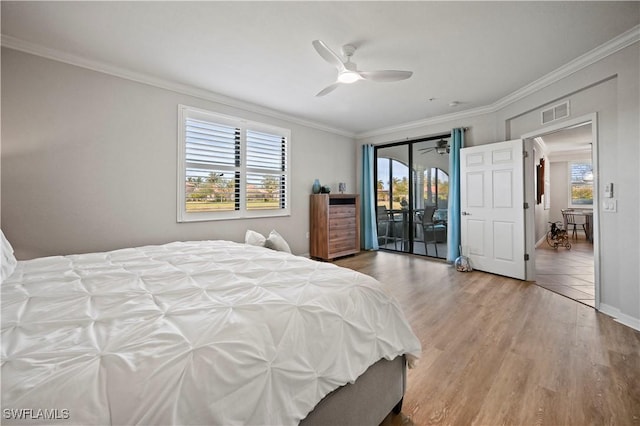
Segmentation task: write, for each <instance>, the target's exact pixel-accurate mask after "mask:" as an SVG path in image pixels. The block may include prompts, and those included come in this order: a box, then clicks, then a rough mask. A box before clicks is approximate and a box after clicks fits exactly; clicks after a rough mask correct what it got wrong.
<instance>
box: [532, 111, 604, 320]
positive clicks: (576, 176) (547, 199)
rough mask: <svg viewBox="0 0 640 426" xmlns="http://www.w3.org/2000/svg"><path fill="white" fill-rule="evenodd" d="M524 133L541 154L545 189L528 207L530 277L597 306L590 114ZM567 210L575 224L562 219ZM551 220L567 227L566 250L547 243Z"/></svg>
mask: <svg viewBox="0 0 640 426" xmlns="http://www.w3.org/2000/svg"><path fill="white" fill-rule="evenodd" d="M525 138H527V139H532V140H533V146H534V161H535V162H536V164H537V163H538V162H539V159H540V158H544V160H545V161H544V163H545V169H546V171H545V176H544V182H540V181H538V182H536V183H537V184H541V185H544V188H543V191H542V192H543V193H544V195H543V197H542V200H541V204H536V205H535V208H534V209H533V213H534V223H535V231H534V234H535V242H536V244H535V250H534V258H533V260H534V263H533V265H534V267H535V272H534V274H535V276H534V280H535V282H536V284H537V285H539V286H541V287H544V288H546V289H548V290H551V291H554V292H556V293H559V294H562V295H564V296H566V297H569V298H571V299H573V300H576V301H578V302H581V303H583V304H585V305H588V306H591V307H594V308H598V305H599V280H598V255H597V253H598V209H597V206H598V204H597V203H598V201H597V198H598V197H597V190H596V188H597V187H598V186H597V131H596V117H595V114H593V115H589V116H585V117H579V118H577V119H574V120H571V121H569V122H565V123H563V125H562V126H559V125H558V126H555V127H550V128H546V129H542V130H540V131H538V132H534V133H533V134H529V135H525ZM563 211H565V213H564V215H563ZM574 213H575V214H574ZM569 215H571V216H573V219H574V221H575V223H576V225H570V224H567V223H566V222H567V219H566V217H567V216H569ZM585 222H587V223H585ZM550 223H558V224H561V225H562V226H563V227H565V228H566V227H568V229H567V231H568V233H569V242H570V243H571V249H570V250H567V249H566V248H565V247H558V248H555V249H554V248H552V247H551V246H549V244H548V243H547V241H546V233H547V232H548V230H549V227H550ZM574 227H575V232H574Z"/></svg>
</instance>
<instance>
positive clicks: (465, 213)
mask: <svg viewBox="0 0 640 426" xmlns="http://www.w3.org/2000/svg"><path fill="white" fill-rule="evenodd" d="M461 214H462V216H471V213H467V212H462V213H461Z"/></svg>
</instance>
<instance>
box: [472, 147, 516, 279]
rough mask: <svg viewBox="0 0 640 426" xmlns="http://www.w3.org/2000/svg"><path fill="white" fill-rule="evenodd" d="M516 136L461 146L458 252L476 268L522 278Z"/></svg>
mask: <svg viewBox="0 0 640 426" xmlns="http://www.w3.org/2000/svg"><path fill="white" fill-rule="evenodd" d="M522 152H523V142H522V140H521V139H518V140H513V141H507V142H498V143H492V144H488V145H481V146H474V147H470V148H463V149H461V150H460V211H461V223H460V226H461V242H462V254H464V255H466V256H468V257H469V260H470V261H471V266H472V267H473V268H474V269H478V270H480V271H485V272H491V273H494V274H499V275H505V276H508V277H513V278H518V279H521V280H524V279H525V277H526V274H525V260H524V254H525V223H524V174H523V154H522Z"/></svg>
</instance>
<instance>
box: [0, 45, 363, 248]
mask: <svg viewBox="0 0 640 426" xmlns="http://www.w3.org/2000/svg"><path fill="white" fill-rule="evenodd" d="M178 104H186V105H190V106H194V107H199V108H203V109H209V110H212V111H216V112H220V113H223V114H228V115H234V116H239V117H243V118H246V119H249V120H254V121H259V122H263V123H268V124H273V125H276V126H280V127H286V128H290V129H291V166H292V167H291V169H292V181H291V185H292V187H291V196H292V197H291V205H292V213H291V216H290V217H283V218H274V219H245V220H234V221H214V222H199V223H181V224H179V223H177V222H176V185H177V182H176V151H177V147H176V143H177V140H176V138H177V105H178ZM1 154H2V180H1V183H2V202H1V204H2V219H1V220H2V221H1V223H2V230H3V231H4V233H5V234H6V235H7V237H8V238H9V240H10V241H11V243H12V244H13V245H14V248H15V250H16V255H17V257H18V258H19V259H27V258H32V257H39V256H45V255H57V254H69V253H82V252H91V251H102V250H110V249H115V248H120V247H130V246H138V245H143V244H156V243H164V242H168V241H173V240H190V239H197V240H200V239H227V240H234V241H243V240H244V233H245V231H246V229H247V228H252V229H255V230H257V231H260V232H263V233H268V232H269V231H270V230H271V229H273V228H275V229H277V230H278V231H279V232H280V233H281V234H282V235H283V236H284V237H285V238H286V239H287V240H288V242H289V243H290V245H291V247H292V250H293V251H294V252H295V253H308V251H309V248H308V240H307V239H306V232H307V231H308V228H309V209H308V205H309V197H308V195H309V194H310V192H311V185H312V183H313V180H314V179H315V178H318V179H320V181H321V182H322V183H323V184H328V185H330V186H331V187H332V189H333V190H334V191H335V190H337V187H338V182H346V183H347V188H348V189H349V190H350V191H355V189H356V172H355V169H354V167H353V165H354V164H355V162H356V159H355V152H354V149H353V140H352V139H351V138H348V137H344V136H338V135H336V134H332V133H329V132H325V131H321V130H317V129H315V128H311V127H307V126H303V125H300V124H297V123H294V122H287V121H283V120H280V119H275V118H273V117H270V116H264V115H260V114H257V113H253V112H249V111H245V110H241V109H238V108H233V107H229V106H225V105H222V104H217V103H214V102H211V101H207V100H203V99H200V98H196V97H193V96H187V95H184V94H180V93H176V92H172V91H169V90H165V89H160V88H157V87H154V86H150V85H146V84H142V83H136V82H133V81H129V80H126V79H122V78H118V77H114V76H110V75H107V74H102V73H99V72H95V71H90V70H87V69H83V68H79V67H75V66H72V65H68V64H63V63H60V62H56V61H52V60H48V59H44V58H41V57H37V56H33V55H30V54H26V53H22V52H18V51H14V50H11V49H6V48H3V49H2V153H1Z"/></svg>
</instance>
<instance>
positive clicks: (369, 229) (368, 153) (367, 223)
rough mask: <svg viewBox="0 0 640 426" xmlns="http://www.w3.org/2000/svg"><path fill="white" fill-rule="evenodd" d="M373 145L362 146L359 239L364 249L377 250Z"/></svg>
mask: <svg viewBox="0 0 640 426" xmlns="http://www.w3.org/2000/svg"><path fill="white" fill-rule="evenodd" d="M373 161H374V152H373V145H363V146H362V180H361V182H362V185H361V188H362V194H360V211H361V222H360V239H361V240H362V248H363V249H365V250H378V230H377V223H376V190H375V186H374V185H375V178H374V176H373Z"/></svg>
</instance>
